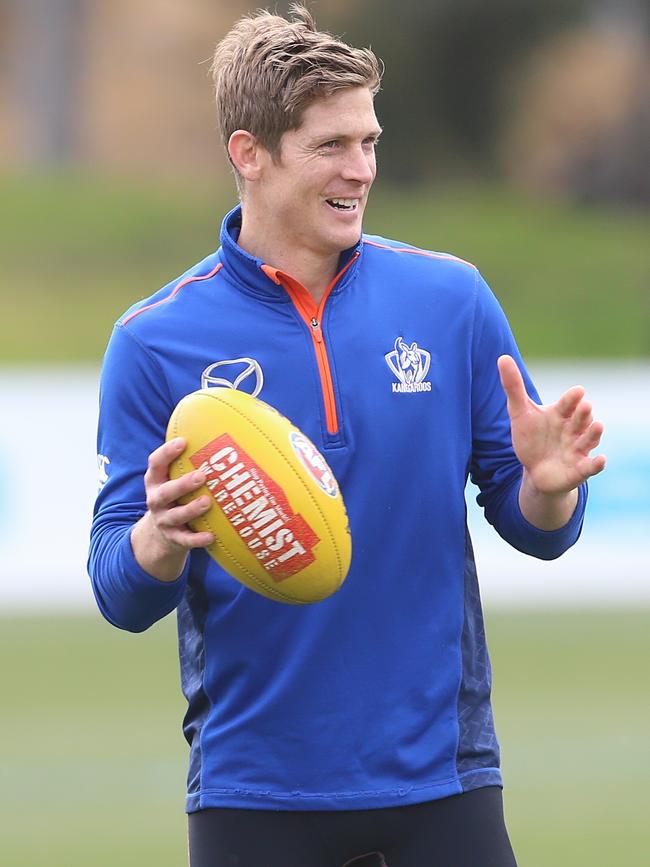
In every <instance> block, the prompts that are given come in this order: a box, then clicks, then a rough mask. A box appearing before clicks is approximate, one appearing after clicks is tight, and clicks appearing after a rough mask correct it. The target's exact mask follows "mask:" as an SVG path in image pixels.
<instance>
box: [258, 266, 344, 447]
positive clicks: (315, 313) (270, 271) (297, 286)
mask: <svg viewBox="0 0 650 867" xmlns="http://www.w3.org/2000/svg"><path fill="white" fill-rule="evenodd" d="M358 256H359V254H358V253H356V254H355V255H354V256H353V257H352V258H351V259H350V261H349V262H348V264H347V265H346V266H345V268H343V269H342V270H341V271H339V273H338V274H337V275H336V277H335V278H334V279H333V280H332V282H331V283H330V284H329V285H328V286H327V288H326V289H325V292H324V293H323V297H322V298H321V301H320V304H316V302H315V301H314V299H313V297H312V296H311V294H310V292H309V290H307V289H306V288H305V287H304V286H303V285H302V283H299V282H298V281H297V280H295V279H294V278H293V277H291V276H290V275H289V274H285V273H284V272H283V271H278V270H277V268H272V267H271V266H270V265H262V270H263V271H264V273H265V274H266V276H267V277H270V279H271V280H273V282H274V283H277V284H278V285H282V286H284V288H285V289H286V290H287V294H288V295H289V297H290V298H291V300H292V301H293V303H294V305H295V307H296V309H297V311H298V313H299V314H300V317H301V319H302V320H303V321H304V322H305V324H306V325H307V326H308V328H309V333H310V334H311V338H312V340H313V342H314V351H315V353H316V362H317V364H318V372H319V374H320V382H321V388H322V392H323V403H324V405H325V424H326V426H327V432H328V433H329V434H337V433H338V432H339V420H338V416H337V412H336V398H335V396H334V383H333V381H332V370H331V368H330V362H329V358H328V355H327V347H326V345H325V339H324V337H323V331H322V328H321V323H322V321H323V311H324V309H325V302H326V301H327V299H328V297H329V294H330V292H331V291H332V289H333V288H334V287H335V286H336V284H337V283H338V281H339V280H340V279H341V277H342V276H343V275H344V274H345V272H346V271H347V270H348V268H349V267H350V265H352V263H353V262H354V261H355V260H356V259H357V258H358Z"/></svg>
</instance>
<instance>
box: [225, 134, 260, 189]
mask: <svg viewBox="0 0 650 867" xmlns="http://www.w3.org/2000/svg"><path fill="white" fill-rule="evenodd" d="M263 150H264V148H262V146H261V145H260V144H259V143H258V141H257V139H256V138H255V136H254V135H252V133H250V132H248V131H247V130H245V129H236V130H235V132H234V133H233V134H232V135H231V136H230V138H229V139H228V154H229V156H230V159H231V161H232V164H233V166H234V167H235V168H236V169H237V171H238V172H239V174H240V175H241V176H242V178H244V180H246V181H255V180H257V179H258V178H259V176H260V171H261V168H262V159H260V158H261V157H262V158H263V155H262V151H263Z"/></svg>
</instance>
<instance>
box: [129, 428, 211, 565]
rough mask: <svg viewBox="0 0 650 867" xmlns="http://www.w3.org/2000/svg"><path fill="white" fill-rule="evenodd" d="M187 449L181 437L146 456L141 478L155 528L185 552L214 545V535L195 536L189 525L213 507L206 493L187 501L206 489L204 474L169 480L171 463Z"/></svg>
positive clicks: (202, 533)
mask: <svg viewBox="0 0 650 867" xmlns="http://www.w3.org/2000/svg"><path fill="white" fill-rule="evenodd" d="M186 445H187V443H186V441H185V440H184V439H183V438H182V437H177V438H176V439H174V440H170V441H169V442H167V443H164V444H163V445H161V446H160V447H159V448H157V449H155V451H153V452H152V453H151V455H150V456H149V463H148V467H147V471H146V473H145V476H144V484H145V493H146V502H147V509H148V510H149V513H150V516H151V521H152V522H153V525H154V527H155V528H156V530H157V532H158V533H160V534H161V536H162V537H164V539H165V540H166V542H167V543H171V544H172V545H175V546H179V547H182V548H187V549H190V548H204V547H206V546H207V545H211V544H212V543H213V542H214V535H213V534H212V533H210V532H204V531H199V532H195V531H194V530H192V529H191V527H189V526H188V525H189V524H190V522H192V521H195V520H197V519H198V518H200V517H201V516H202V515H204V514H205V513H206V512H208V511H209V509H210V507H211V505H212V498H211V497H210V496H209V494H207V491H206V493H205V495H204V496H199V497H194V498H192V499H189V498H190V497H192V495H193V494H195V493H196V492H197V491H200V489H201V488H202V487H204V486H205V481H206V477H205V474H204V473H203V472H201V471H200V470H195V471H192V472H190V473H186V474H185V475H183V476H180V477H179V478H177V479H170V478H169V468H170V465H171V463H172V462H173V461H174V460H175V459H176V458H177V457H178V456H179V455H180V454H182V452H183V450H184V449H185V447H186Z"/></svg>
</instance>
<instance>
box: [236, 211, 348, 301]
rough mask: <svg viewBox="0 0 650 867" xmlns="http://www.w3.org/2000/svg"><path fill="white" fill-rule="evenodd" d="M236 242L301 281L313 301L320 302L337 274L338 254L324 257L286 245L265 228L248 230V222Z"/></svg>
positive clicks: (251, 253) (266, 262)
mask: <svg viewBox="0 0 650 867" xmlns="http://www.w3.org/2000/svg"><path fill="white" fill-rule="evenodd" d="M237 243H238V244H239V246H240V247H241V248H242V249H243V250H246V252H247V253H250V255H251V256H255V258H257V259H261V260H262V261H263V262H264V263H265V264H266V265H271V266H272V267H273V268H277V270H278V271H283V272H284V273H285V274H288V275H289V276H290V277H293V279H294V280H297V281H298V282H299V283H301V284H302V285H303V286H304V287H305V289H307V291H308V292H309V294H310V295H311V296H312V298H313V299H314V301H315V302H316V304H319V303H320V301H321V299H322V297H323V295H324V294H325V290H326V289H327V287H328V286H329V284H330V283H331V282H332V280H333V279H334V278H335V277H336V274H337V270H338V264H339V258H340V257H339V254H338V253H333V254H331V255H329V256H325V255H319V254H318V253H316V251H312V250H308V249H302V250H291V249H288V248H285V247H284V246H283V244H282V241H281V240H280V239H277V238H275V237H274V236H273V234H272V233H269V232H266V231H264V230H262V231H257V232H256V231H251V229H250V224H248V223H247V222H246V221H244V222H243V224H242V228H241V232H240V234H239V238H238V239H237Z"/></svg>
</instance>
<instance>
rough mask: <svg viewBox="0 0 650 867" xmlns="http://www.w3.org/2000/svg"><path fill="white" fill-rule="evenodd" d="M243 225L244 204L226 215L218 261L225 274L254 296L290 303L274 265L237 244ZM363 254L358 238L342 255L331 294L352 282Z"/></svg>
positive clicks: (222, 226) (222, 227)
mask: <svg viewBox="0 0 650 867" xmlns="http://www.w3.org/2000/svg"><path fill="white" fill-rule="evenodd" d="M241 223H242V213H241V205H237V206H236V207H235V208H233V209H232V211H230V212H229V213H227V214H226V216H225V217H224V219H223V222H222V224H221V248H220V250H219V259H220V261H221V262H222V263H223V268H224V271H226V272H227V274H228V276H229V277H230V278H231V280H232V282H234V283H235V284H236V285H237V286H239V287H240V288H242V289H244V290H247V291H249V292H252V293H253V294H255V295H259V296H262V297H264V298H265V299H267V300H275V301H290V300H291V299H290V298H289V296H288V294H287V292H286V291H285V289H284V287H283V286H282V285H280V284H279V282H278V281H277V280H274V279H273V277H272V276H271V275H272V274H275V273H279V272H276V269H275V268H274V267H273V266H272V265H270V264H268V263H266V262H263V261H262V260H261V259H257V258H256V257H255V256H251V255H250V253H247V252H246V250H244V249H242V248H241V247H240V246H239V244H238V243H237V238H238V237H239V232H240V230H241ZM362 251H363V243H362V241H361V238H359V242H358V243H357V244H355V246H354V247H350V249H348V250H344V251H343V252H342V253H341V256H340V257H339V267H338V271H337V274H339V275H340V279H338V280H337V282H336V284H335V285H334V286H333V287H332V290H331V291H332V293H336V292H340V291H341V290H342V289H343V288H344V287H345V286H346V285H347V284H348V283H349V282H350V280H352V279H353V277H354V274H355V273H356V269H357V266H358V264H359V260H360V258H361V254H362ZM296 282H297V281H296Z"/></svg>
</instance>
